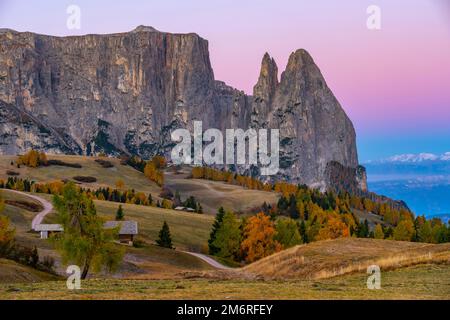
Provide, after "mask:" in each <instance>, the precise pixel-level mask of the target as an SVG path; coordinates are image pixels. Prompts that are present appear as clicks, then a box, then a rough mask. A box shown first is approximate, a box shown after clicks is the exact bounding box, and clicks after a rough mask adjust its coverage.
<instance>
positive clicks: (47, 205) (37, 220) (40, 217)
mask: <svg viewBox="0 0 450 320" xmlns="http://www.w3.org/2000/svg"><path fill="white" fill-rule="evenodd" d="M8 192H12V193H16V194H20V195H22V196H25V197H28V198H31V199H33V200H36V201H38V202H40V203H41V204H42V206H43V207H44V209H43V210H42V211H41V212H39V213H38V214H37V215H36V216H35V217H34V218H33V221H32V222H31V229H33V230H34V229H35V228H36V226H37V225H39V224H41V223H42V221H43V220H44V218H45V216H46V215H47V214H49V213H50V212H52V210H53V205H52V204H51V203H50V202H48V201H47V200H45V199H42V198H41V197H38V196H35V195H32V194H28V193H25V192H20V191H16V190H8Z"/></svg>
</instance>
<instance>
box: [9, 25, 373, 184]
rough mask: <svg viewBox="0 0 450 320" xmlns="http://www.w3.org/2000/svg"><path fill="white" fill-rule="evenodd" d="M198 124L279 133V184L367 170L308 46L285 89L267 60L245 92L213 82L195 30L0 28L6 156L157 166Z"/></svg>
mask: <svg viewBox="0 0 450 320" xmlns="http://www.w3.org/2000/svg"><path fill="white" fill-rule="evenodd" d="M193 120H201V121H203V126H204V128H208V127H214V128H220V129H225V128H243V129H246V128H248V127H255V128H260V127H266V128H279V129H280V133H281V149H282V150H281V167H282V169H281V171H280V174H279V176H278V178H283V179H287V180H289V181H293V182H298V183H306V184H308V185H310V186H316V187H321V188H325V187H328V186H329V184H330V182H331V181H333V179H331V178H330V173H329V170H328V171H327V167H329V166H330V165H329V164H330V163H334V162H336V163H339V164H340V165H341V166H342V167H344V168H347V169H348V170H350V172H354V173H355V179H356V177H357V174H358V172H359V171H358V170H359V169H358V158H357V151H356V143H355V131H354V129H353V125H352V123H351V121H350V120H349V119H348V117H347V116H346V114H345V112H344V111H343V109H342V108H341V106H340V105H339V102H338V101H337V100H336V98H335V97H334V95H333V94H332V92H331V91H330V89H329V88H328V87H327V85H326V83H325V80H324V79H323V77H322V75H321V73H320V70H319V68H318V67H317V66H316V64H315V63H314V61H313V59H312V58H311V57H310V55H309V54H308V53H307V52H306V51H304V50H298V51H296V52H295V53H293V54H292V55H291V57H290V58H289V63H288V65H287V68H286V70H285V71H284V72H283V74H282V76H281V79H280V81H279V80H278V67H277V65H276V63H275V61H274V60H273V59H272V58H271V57H270V56H269V55H268V54H266V55H265V56H264V58H263V61H262V67H261V74H260V77H259V80H258V82H257V84H256V85H255V87H254V94H253V96H248V95H246V94H244V92H242V91H239V90H237V89H234V88H232V87H230V86H227V85H226V84H225V83H223V82H221V81H217V80H215V77H214V73H213V70H212V68H211V63H210V59H209V52H208V42H207V41H206V40H204V39H202V38H201V37H199V36H198V35H196V34H192V33H191V34H171V33H165V32H159V31H157V30H156V29H154V28H151V27H138V28H137V29H135V30H133V31H131V32H128V33H119V34H109V35H85V36H75V37H53V36H46V35H38V34H34V33H29V32H25V33H19V32H16V31H13V30H8V29H2V30H0V153H3V154H16V153H22V152H24V151H26V150H27V149H29V148H35V149H39V150H44V151H47V152H51V153H73V154H86V155H90V154H95V153H98V152H105V153H107V154H111V155H117V154H121V153H126V154H137V155H140V156H142V157H144V158H149V157H151V156H152V155H154V154H156V153H167V152H169V151H170V148H171V146H172V145H173V143H172V142H171V141H170V133H171V131H172V130H173V129H175V128H178V127H187V128H189V129H192V122H193ZM333 167H335V166H333ZM333 176H335V174H334V175H333ZM362 179H363V180H364V178H362ZM364 183H365V181H360V183H359V184H360V185H361V186H363V185H364Z"/></svg>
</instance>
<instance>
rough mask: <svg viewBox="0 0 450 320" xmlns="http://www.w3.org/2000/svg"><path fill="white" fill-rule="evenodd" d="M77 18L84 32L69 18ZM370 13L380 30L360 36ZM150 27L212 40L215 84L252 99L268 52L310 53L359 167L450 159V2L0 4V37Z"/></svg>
mask: <svg viewBox="0 0 450 320" xmlns="http://www.w3.org/2000/svg"><path fill="white" fill-rule="evenodd" d="M71 4H75V5H78V6H79V7H80V8H81V29H80V30H69V29H67V27H66V20H67V17H68V14H67V13H66V9H67V7H68V6H69V5H71ZM369 5H378V6H379V7H380V8H381V30H377V31H374V30H368V29H367V27H366V20H367V17H368V15H367V13H366V9H367V7H368V6H369ZM138 25H148V26H153V27H155V28H156V29H158V30H161V31H167V32H179V33H181V32H183V33H184V32H195V33H198V34H199V35H201V36H202V37H204V38H206V39H208V40H209V47H210V52H211V61H212V65H213V68H214V72H215V77H216V79H219V80H223V81H225V82H227V83H228V84H229V85H232V86H234V87H236V88H238V89H242V90H244V91H246V92H247V93H251V92H252V88H253V85H254V84H255V83H256V81H257V78H258V74H259V68H260V64H261V59H262V56H263V54H264V53H265V52H266V51H267V52H269V54H270V55H271V56H273V57H274V58H275V60H276V62H277V64H278V67H279V69H280V73H281V72H282V71H283V70H284V68H285V65H286V62H287V59H288V57H289V54H290V53H291V52H292V51H295V50H296V49H298V48H304V49H306V50H308V51H309V52H310V54H311V55H312V56H313V58H314V59H315V61H316V63H317V64H318V66H319V67H320V69H321V70H322V73H323V74H324V76H325V79H326V80H327V83H328V85H329V86H330V88H331V89H332V91H333V92H334V94H335V95H336V97H337V98H338V100H339V101H340V102H341V104H342V106H343V107H344V109H345V110H346V112H347V114H348V115H349V117H350V118H351V119H352V121H353V123H354V125H355V128H356V132H357V136H358V149H359V155H360V160H361V161H363V162H364V161H366V160H369V159H379V158H384V157H387V156H391V155H394V154H400V153H419V152H433V153H444V152H446V151H450V1H447V0H395V1H392V0H341V1H335V0H315V1H306V0H304V1H302V0H284V1H283V0H281V1H269V0H245V1H244V0H240V1H234V0H227V1H226V0H214V1H212V0H192V1H187V0H164V1H162V0H161V1H155V0H153V1H152V0H150V1H148V0H147V1H139V0H126V1H111V0H109V1H108V0H97V1H92V0H90V1H89V0H71V1H66V0H62V1H50V0H47V1H45V0H40V1H38V0H31V1H30V0H27V1H25V0H0V27H1V28H11V29H15V30H18V31H33V32H38V33H43V34H52V35H76V34H86V33H112V32H123V31H129V30H132V29H134V28H135V27H136V26H138ZM0 45H1V44H0Z"/></svg>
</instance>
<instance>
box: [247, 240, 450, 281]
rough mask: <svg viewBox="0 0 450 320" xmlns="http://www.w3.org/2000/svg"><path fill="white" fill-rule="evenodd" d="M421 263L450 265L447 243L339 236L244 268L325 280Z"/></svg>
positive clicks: (259, 273)
mask: <svg viewBox="0 0 450 320" xmlns="http://www.w3.org/2000/svg"><path fill="white" fill-rule="evenodd" d="M420 263H447V264H450V244H449V243H445V244H428V243H417V242H405V241H391V240H376V239H357V238H340V239H336V240H326V241H317V242H313V243H309V244H307V245H300V246H297V247H294V248H291V249H288V250H284V251H281V252H279V253H277V254H274V255H272V256H269V257H267V258H264V259H261V260H259V261H257V262H255V263H252V264H250V265H248V266H246V267H244V268H243V271H244V272H247V273H250V274H253V275H255V276H258V277H263V278H265V279H289V278H295V279H324V278H331V277H335V276H340V275H344V274H349V273H354V272H364V271H366V270H367V267H368V266H370V265H378V266H380V267H381V268H383V269H396V268H401V267H406V266H410V265H415V264H420Z"/></svg>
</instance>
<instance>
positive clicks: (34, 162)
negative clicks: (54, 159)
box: [17, 150, 48, 168]
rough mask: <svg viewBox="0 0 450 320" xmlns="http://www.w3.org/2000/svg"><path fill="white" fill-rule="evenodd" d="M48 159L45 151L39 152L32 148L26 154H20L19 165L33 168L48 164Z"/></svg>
mask: <svg viewBox="0 0 450 320" xmlns="http://www.w3.org/2000/svg"><path fill="white" fill-rule="evenodd" d="M47 163H48V160H47V156H46V154H45V153H44V152H38V151H36V150H30V151H28V152H27V153H25V154H24V155H21V156H19V159H18V160H17V164H18V165H21V164H23V165H25V166H27V167H31V168H37V167H39V166H45V165H47Z"/></svg>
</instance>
